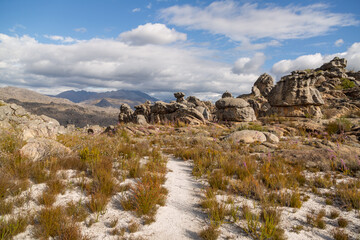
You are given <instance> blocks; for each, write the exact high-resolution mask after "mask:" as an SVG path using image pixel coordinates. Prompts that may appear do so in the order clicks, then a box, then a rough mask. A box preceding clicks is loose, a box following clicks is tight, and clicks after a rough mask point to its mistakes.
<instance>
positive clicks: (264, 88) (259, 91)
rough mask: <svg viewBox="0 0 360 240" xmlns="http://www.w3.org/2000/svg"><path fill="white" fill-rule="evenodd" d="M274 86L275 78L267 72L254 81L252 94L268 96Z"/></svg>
mask: <svg viewBox="0 0 360 240" xmlns="http://www.w3.org/2000/svg"><path fill="white" fill-rule="evenodd" d="M273 87H274V80H273V78H272V77H271V76H270V75H269V74H267V73H264V74H262V75H260V77H259V78H258V79H257V80H256V82H255V83H254V86H253V87H252V90H251V92H252V94H253V95H254V96H255V97H265V98H266V97H267V96H268V95H269V93H270V91H271V90H272V88H273Z"/></svg>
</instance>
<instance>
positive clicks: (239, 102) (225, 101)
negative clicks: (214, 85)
mask: <svg viewBox="0 0 360 240" xmlns="http://www.w3.org/2000/svg"><path fill="white" fill-rule="evenodd" d="M215 106H216V108H217V109H226V108H245V107H249V106H250V105H249V103H248V102H246V101H245V100H243V99H241V98H222V99H220V100H218V101H216V103H215Z"/></svg>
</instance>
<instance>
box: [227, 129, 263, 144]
mask: <svg viewBox="0 0 360 240" xmlns="http://www.w3.org/2000/svg"><path fill="white" fill-rule="evenodd" d="M225 139H229V140H232V141H233V142H234V143H253V142H259V143H263V142H265V141H266V136H265V134H264V133H262V132H260V131H255V130H241V131H236V132H233V133H231V134H229V135H228V136H226V137H225Z"/></svg>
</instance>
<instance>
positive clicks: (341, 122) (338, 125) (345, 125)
mask: <svg viewBox="0 0 360 240" xmlns="http://www.w3.org/2000/svg"><path fill="white" fill-rule="evenodd" d="M351 127H352V123H351V122H350V121H349V120H347V119H345V118H339V119H336V121H332V122H329V123H328V125H327V126H326V131H327V132H328V133H329V134H335V133H341V132H346V131H350V130H351Z"/></svg>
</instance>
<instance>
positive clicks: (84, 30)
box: [74, 27, 87, 33]
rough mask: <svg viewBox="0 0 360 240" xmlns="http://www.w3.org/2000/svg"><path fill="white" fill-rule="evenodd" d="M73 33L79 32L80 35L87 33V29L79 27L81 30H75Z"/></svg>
mask: <svg viewBox="0 0 360 240" xmlns="http://www.w3.org/2000/svg"><path fill="white" fill-rule="evenodd" d="M74 31H75V32H80V33H85V32H86V31H87V29H86V28H84V27H81V28H75V29H74Z"/></svg>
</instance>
